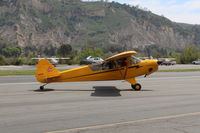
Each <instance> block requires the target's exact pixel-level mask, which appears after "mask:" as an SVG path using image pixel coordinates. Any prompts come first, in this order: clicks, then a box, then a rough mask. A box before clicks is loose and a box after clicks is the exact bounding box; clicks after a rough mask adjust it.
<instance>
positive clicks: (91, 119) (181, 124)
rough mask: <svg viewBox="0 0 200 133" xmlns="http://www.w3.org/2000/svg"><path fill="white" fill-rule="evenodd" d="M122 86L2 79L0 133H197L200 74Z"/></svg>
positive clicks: (115, 83) (117, 83)
mask: <svg viewBox="0 0 200 133" xmlns="http://www.w3.org/2000/svg"><path fill="white" fill-rule="evenodd" d="M138 82H139V83H141V84H142V86H143V88H142V89H143V90H142V91H140V92H136V91H131V87H130V84H129V83H127V82H122V81H109V82H105V81H103V82H77V83H61V84H49V85H48V86H47V91H44V92H41V91H39V90H37V89H38V87H39V85H40V84H38V83H37V82H36V81H35V79H34V77H32V76H6V77H0V132H2V133H44V132H49V133H65V132H70V133H71V132H72V133H73V132H81V133H82V132H83V133H108V132H113V133H146V132H148V133H160V132H162V133H187V132H188V133H199V131H200V100H199V99H200V72H178V73H177V72H176V73H168V72H167V73H155V74H154V75H152V76H151V77H148V78H143V77H139V78H138Z"/></svg>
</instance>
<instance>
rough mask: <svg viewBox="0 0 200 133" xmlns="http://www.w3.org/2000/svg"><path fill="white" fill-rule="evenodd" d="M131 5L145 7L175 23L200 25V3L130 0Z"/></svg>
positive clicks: (174, 0)
mask: <svg viewBox="0 0 200 133" xmlns="http://www.w3.org/2000/svg"><path fill="white" fill-rule="evenodd" d="M129 4H131V5H140V6H141V7H146V8H148V9H149V10H150V11H152V12H153V13H156V14H158V15H164V16H165V17H167V18H169V19H171V20H172V21H175V22H182V23H190V24H200V1H199V0H188V1H185V2H182V3H181V2H177V0H168V1H165V2H163V1H161V0H151V1H150V0H131V1H130V2H129Z"/></svg>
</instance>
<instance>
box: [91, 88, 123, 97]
mask: <svg viewBox="0 0 200 133" xmlns="http://www.w3.org/2000/svg"><path fill="white" fill-rule="evenodd" d="M93 88H94V92H93V93H91V95H90V96H99V97H110V96H112V97H113V96H115V97H117V96H121V94H120V91H121V90H119V89H117V88H116V87H115V86H93Z"/></svg>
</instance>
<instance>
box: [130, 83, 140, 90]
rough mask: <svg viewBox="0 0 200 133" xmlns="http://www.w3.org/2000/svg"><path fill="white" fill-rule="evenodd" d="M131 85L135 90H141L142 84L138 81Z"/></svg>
mask: <svg viewBox="0 0 200 133" xmlns="http://www.w3.org/2000/svg"><path fill="white" fill-rule="evenodd" d="M131 87H132V88H133V89H134V90H135V91H140V90H141V88H142V86H141V85H140V84H138V83H136V84H134V85H131Z"/></svg>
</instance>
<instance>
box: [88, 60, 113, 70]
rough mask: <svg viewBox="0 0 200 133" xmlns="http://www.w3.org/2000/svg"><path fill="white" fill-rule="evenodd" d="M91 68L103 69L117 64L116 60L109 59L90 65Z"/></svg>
mask: <svg viewBox="0 0 200 133" xmlns="http://www.w3.org/2000/svg"><path fill="white" fill-rule="evenodd" d="M90 68H91V69H92V70H93V71H101V70H108V69H114V68H116V64H115V62H114V61H108V62H104V63H101V64H95V65H90Z"/></svg>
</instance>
